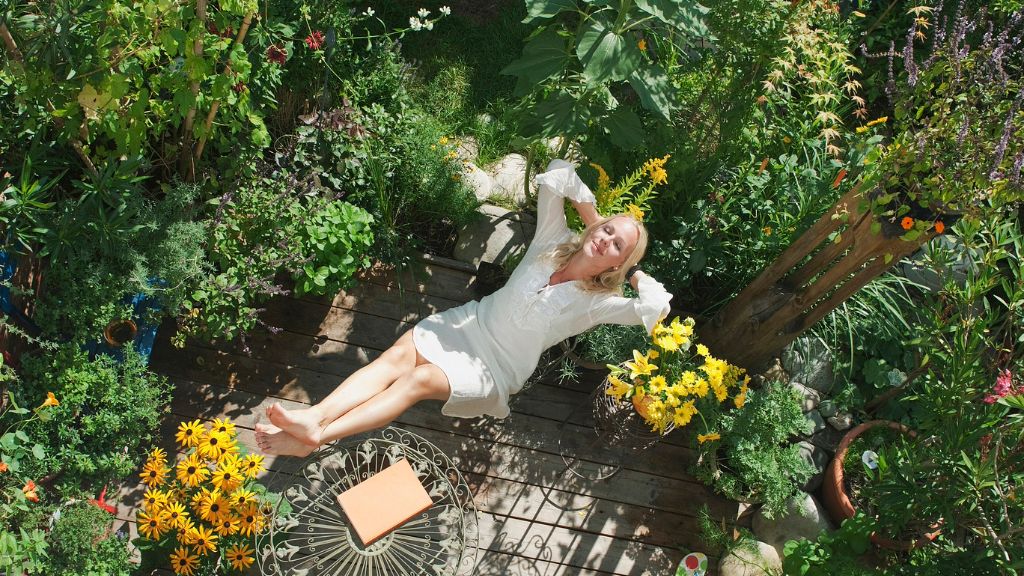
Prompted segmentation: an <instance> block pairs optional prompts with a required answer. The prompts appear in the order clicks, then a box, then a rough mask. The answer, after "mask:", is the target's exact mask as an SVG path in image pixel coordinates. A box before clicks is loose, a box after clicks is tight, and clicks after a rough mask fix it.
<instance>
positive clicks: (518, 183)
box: [487, 154, 537, 204]
mask: <svg viewBox="0 0 1024 576" xmlns="http://www.w3.org/2000/svg"><path fill="white" fill-rule="evenodd" d="M487 173H488V174H490V175H491V179H492V180H493V181H494V186H493V187H492V188H491V193H492V194H502V195H504V196H508V197H509V198H510V199H512V200H513V201H514V202H515V203H516V204H523V203H525V202H526V192H525V191H524V190H523V178H524V177H525V176H526V157H525V156H523V155H522V154H509V155H508V156H505V157H504V158H502V159H501V160H498V161H497V162H496V163H494V164H492V165H491V166H489V167H488V168H487ZM536 190H537V184H536V183H535V182H534V181H533V180H531V181H530V193H531V194H534V193H536Z"/></svg>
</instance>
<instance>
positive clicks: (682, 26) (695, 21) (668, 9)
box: [636, 0, 711, 38]
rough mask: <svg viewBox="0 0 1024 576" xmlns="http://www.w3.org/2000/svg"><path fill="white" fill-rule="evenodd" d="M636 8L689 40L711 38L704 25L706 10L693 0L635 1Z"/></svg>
mask: <svg viewBox="0 0 1024 576" xmlns="http://www.w3.org/2000/svg"><path fill="white" fill-rule="evenodd" d="M636 7H637V8H639V9H640V10H643V11H644V12H646V13H648V14H650V15H651V16H654V17H655V18H657V19H658V20H661V21H662V22H664V23H666V24H668V25H669V26H672V27H674V28H676V29H678V30H679V31H681V32H682V33H684V34H686V35H687V36H690V37H691V38H698V37H702V36H703V37H705V38H707V37H710V36H711V32H710V31H709V30H708V27H707V25H705V24H704V15H705V14H707V13H708V8H707V7H705V6H702V5H701V4H700V3H698V2H694V1H693V0H636Z"/></svg>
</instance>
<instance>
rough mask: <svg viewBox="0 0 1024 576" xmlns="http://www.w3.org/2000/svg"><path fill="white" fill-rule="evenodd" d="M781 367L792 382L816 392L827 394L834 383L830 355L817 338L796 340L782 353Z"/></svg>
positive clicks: (807, 337) (804, 337)
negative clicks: (787, 373)
mask: <svg viewBox="0 0 1024 576" xmlns="http://www.w3.org/2000/svg"><path fill="white" fill-rule="evenodd" d="M782 366H783V368H785V369H786V371H787V372H789V376H790V378H791V379H792V380H795V381H797V382H799V383H801V384H803V385H804V386H807V387H808V388H813V389H815V390H817V391H818V392H824V393H828V391H829V390H831V389H832V385H833V383H834V382H835V379H834V374H833V368H832V353H831V352H830V351H829V349H828V347H827V346H825V344H824V343H823V342H822V341H821V340H820V339H818V338H814V337H810V336H802V337H800V338H797V339H796V341H794V342H793V343H792V344H790V345H789V346H788V347H787V348H786V349H785V350H784V351H783V352H782Z"/></svg>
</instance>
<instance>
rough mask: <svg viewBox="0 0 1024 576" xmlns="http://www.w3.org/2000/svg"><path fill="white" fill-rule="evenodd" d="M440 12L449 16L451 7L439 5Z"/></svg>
mask: <svg viewBox="0 0 1024 576" xmlns="http://www.w3.org/2000/svg"><path fill="white" fill-rule="evenodd" d="M441 14H444V15H445V16H451V15H452V9H451V8H449V7H447V6H441Z"/></svg>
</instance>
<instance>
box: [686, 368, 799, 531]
mask: <svg viewBox="0 0 1024 576" xmlns="http://www.w3.org/2000/svg"><path fill="white" fill-rule="evenodd" d="M808 426H809V422H808V420H807V419H806V418H805V417H804V414H803V411H802V410H801V406H800V399H799V397H798V395H797V392H796V391H795V390H794V389H793V388H791V387H789V386H787V385H785V384H782V383H779V382H773V383H770V384H766V385H765V386H764V387H763V388H761V389H756V390H755V389H752V390H750V392H749V393H748V397H747V401H746V403H745V404H744V405H743V407H742V408H740V409H738V410H733V411H730V412H726V413H724V414H722V415H721V416H720V417H719V419H718V422H717V431H718V434H719V435H720V436H721V440H720V441H713V442H709V443H707V444H701V445H700V448H701V450H702V457H701V463H700V464H699V466H698V468H697V472H696V476H697V477H698V478H700V479H701V480H702V481H704V482H705V483H706V484H708V485H711V486H714V488H715V490H716V491H717V492H720V493H722V494H725V495H726V496H728V497H730V498H734V499H738V500H755V501H760V502H763V503H764V508H763V511H764V514H765V516H767V517H769V518H771V517H773V516H775V515H776V514H779V513H781V512H782V511H783V510H785V505H786V499H787V498H789V497H790V496H792V495H793V494H796V493H797V492H798V491H799V490H800V486H801V485H802V484H803V483H804V482H806V481H807V479H808V478H810V477H811V475H812V474H813V470H812V469H811V466H810V464H808V463H807V462H806V461H805V460H804V459H803V458H802V457H801V456H800V451H799V449H798V447H797V446H796V445H795V444H791V443H790V438H791V437H793V436H795V435H797V434H800V433H806V432H807V429H808ZM708 429H709V430H716V425H715V424H714V423H710V424H709V426H708Z"/></svg>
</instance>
